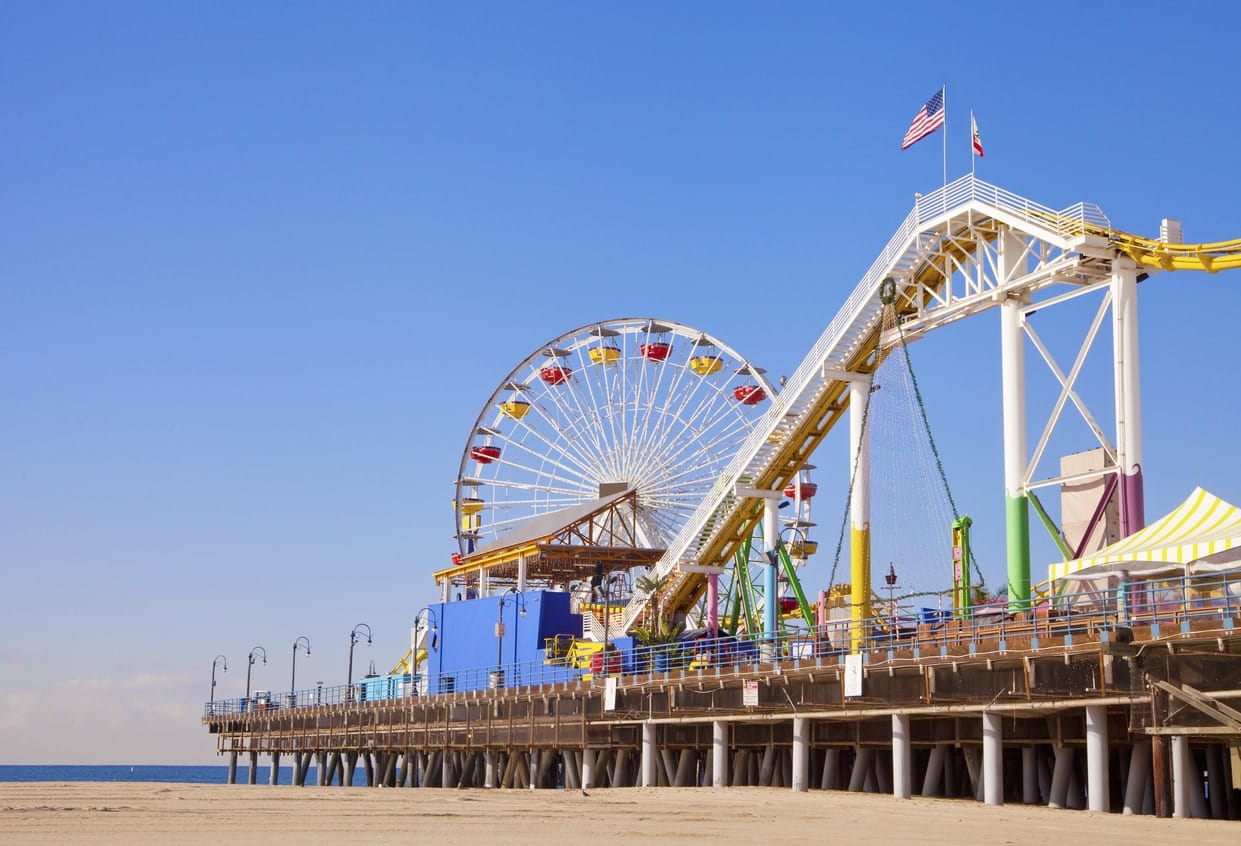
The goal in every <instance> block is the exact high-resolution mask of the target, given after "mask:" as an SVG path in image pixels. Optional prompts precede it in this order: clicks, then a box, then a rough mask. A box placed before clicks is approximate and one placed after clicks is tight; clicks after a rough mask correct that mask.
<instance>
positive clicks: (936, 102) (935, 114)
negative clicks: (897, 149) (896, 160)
mask: <svg viewBox="0 0 1241 846" xmlns="http://www.w3.org/2000/svg"><path fill="white" fill-rule="evenodd" d="M943 125H944V89H942V88H941V89H939V90H938V91H936V92H935V96H934V97H932V98H931V99H929V100H927V101H926V105H925V106H923V107H922V108H921V109H920V110H919V111H918V114H917V115H916V116H915V117H914V122H913V123H911V124H909V130H908V131H907V132H906V133H905V140H904V141H902V142H901V149H902V150H908V149H909V148H910V147H912V146H913V145H914V144H916V143H918V142H919V141H921V140H922V139H923V138H925V137H927V136H928V135H930V134H931V133H932V132H934V131H935V130H937V129H939V128H940V127H941V126H943Z"/></svg>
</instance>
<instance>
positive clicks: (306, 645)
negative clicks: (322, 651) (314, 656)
mask: <svg viewBox="0 0 1241 846" xmlns="http://www.w3.org/2000/svg"><path fill="white" fill-rule="evenodd" d="M299 648H301V649H305V650H306V654H307V655H309V654H310V638H308V637H306V636H305V635H302V636H301V637H299V638H298V639H297V640H295V641H293V674H292V675H291V676H289V695H290V696H293V697H296V696H297V650H298V649H299Z"/></svg>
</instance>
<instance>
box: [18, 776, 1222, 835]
mask: <svg viewBox="0 0 1241 846" xmlns="http://www.w3.org/2000/svg"><path fill="white" fill-rule="evenodd" d="M704 838H706V840H705V842H709V843H711V842H719V841H723V840H725V839H727V840H730V841H732V842H734V843H739V844H747V843H759V842H761V841H770V840H772V839H775V838H778V839H779V840H780V841H782V842H798V841H800V840H802V839H803V838H811V839H812V842H813V841H830V842H833V843H841V842H850V843H860V844H865V843H879V844H884V846H896V844H905V843H910V844H914V843H917V844H939V843H943V844H957V845H958V846H959V844H961V843H963V842H964V843H971V842H973V843H985V844H987V846H1002V844H1054V846H1074V844H1083V846H1084V844H1091V846H1096V845H1097V844H1107V843H1124V844H1126V846H1143V845H1144V844H1151V846H1154V845H1155V844H1160V846H1170V844H1177V843H1193V844H1194V846H1208V844H1217V843H1218V844H1230V846H1233V845H1234V844H1237V843H1239V842H1241V822H1221V821H1213V820H1160V819H1154V818H1152V817H1133V816H1128V817H1127V816H1122V815H1120V814H1091V813H1086V812H1083V811H1057V810H1051V809H1048V808H1036V807H1023V806H1020V805H1006V806H1003V807H989V806H986V805H983V804H981V803H977V802H971V801H966V800H945V799H916V798H915V799H911V800H906V801H900V800H897V799H893V798H892V797H890V796H876V795H867V794H859V793H843V792H819V791H811V792H809V793H800V794H797V793H793V792H792V791H789V790H779V789H771V788H730V789H727V790H715V789H709V788H688V789H682V790H675V789H668V788H663V789H652V790H647V789H639V788H633V789H618V790H591V791H590V794H589V795H588V796H583V795H582V793H581V791H577V790H572V791H568V790H543V791H537V792H535V791H529V790H503V791H500V790H436V789H430V790H418V789H402V790H395V789H382V788H381V789H373V788H364V787H354V788H336V787H333V788H295V787H270V786H254V787H251V786H248V785H234V786H231V787H230V786H224V785H199V784H153V783H152V784H134V783H126V784H116V783H101V782H91V783H70V784H65V783H47V782H44V783H20V784H19V783H5V784H0V843H4V844H6V846H19V845H20V846H26V844H75V843H90V844H117V846H120V844H125V846H141V844H189V846H194V845H195V844H203V846H207V844H211V846H220V844H222V843H229V844H250V843H270V844H283V843H296V844H302V846H319V845H320V844H323V846H327V844H333V846H335V844H346V843H365V844H368V846H373V844H388V843H428V844H437V846H438V844H449V845H450V846H451V844H474V843H494V844H505V845H507V844H519V845H520V844H531V846H548V844H558V843H573V844H583V843H589V844H622V843H623V844H635V843H694V844H699V845H700V844H702V843H703V842H704Z"/></svg>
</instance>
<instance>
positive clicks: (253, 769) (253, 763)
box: [247, 752, 259, 784]
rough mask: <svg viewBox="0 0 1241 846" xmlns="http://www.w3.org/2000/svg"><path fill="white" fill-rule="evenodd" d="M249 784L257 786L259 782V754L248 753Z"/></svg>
mask: <svg viewBox="0 0 1241 846" xmlns="http://www.w3.org/2000/svg"><path fill="white" fill-rule="evenodd" d="M247 778H248V780H249V783H250V784H258V780H259V753H258V752H251V753H250V773H249V775H248V777H247Z"/></svg>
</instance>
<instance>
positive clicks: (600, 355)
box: [590, 346, 621, 364]
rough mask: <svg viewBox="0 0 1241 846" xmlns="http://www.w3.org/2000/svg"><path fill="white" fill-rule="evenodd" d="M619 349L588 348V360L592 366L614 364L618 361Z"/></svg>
mask: <svg viewBox="0 0 1241 846" xmlns="http://www.w3.org/2000/svg"><path fill="white" fill-rule="evenodd" d="M620 356H621V351H620V348H619V347H611V346H598V347H591V348H590V360H591V362H592V363H593V364H615V363H616V362H617V361H619V360H620Z"/></svg>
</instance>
